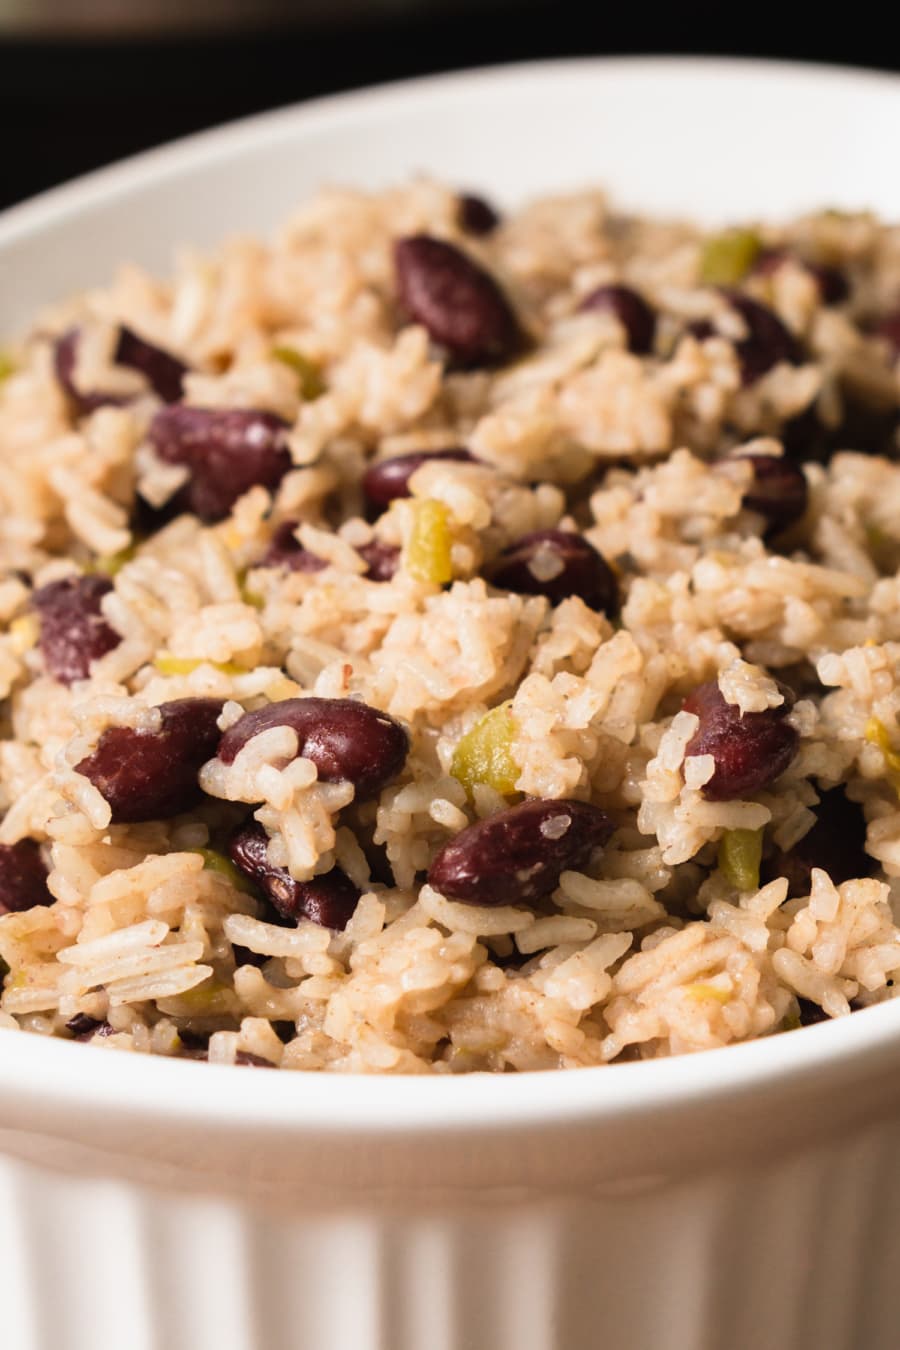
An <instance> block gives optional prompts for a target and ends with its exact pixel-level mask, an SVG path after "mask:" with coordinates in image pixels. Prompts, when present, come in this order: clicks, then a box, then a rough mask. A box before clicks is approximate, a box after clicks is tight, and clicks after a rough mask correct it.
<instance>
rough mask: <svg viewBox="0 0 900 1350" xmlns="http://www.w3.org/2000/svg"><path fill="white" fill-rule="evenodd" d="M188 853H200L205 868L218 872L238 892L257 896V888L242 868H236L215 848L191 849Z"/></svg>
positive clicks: (208, 870)
mask: <svg viewBox="0 0 900 1350" xmlns="http://www.w3.org/2000/svg"><path fill="white" fill-rule="evenodd" d="M187 851H188V853H199V855H200V857H201V858H202V859H203V867H204V870H205V871H207V872H218V874H219V875H220V876H223V877H224V878H225V879H226V881H230V882H231V884H232V886H233V887H234V889H235V890H236V891H243V892H244V893H245V894H246V895H255V894H256V890H255V887H254V886H253V885H252V884H251V883H250V882H249V881H248V880H247V878H246V877H245V876H244V874H243V872H242V871H241V870H240V868H238V867H235V865H234V863H233V862H232V861H231V859H230V858H227V857H226V856H225V854H224V853H220V852H219V851H218V849H215V848H189V849H188V850H187Z"/></svg>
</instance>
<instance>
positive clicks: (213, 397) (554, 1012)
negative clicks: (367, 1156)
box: [0, 181, 900, 1073]
mask: <svg viewBox="0 0 900 1350" xmlns="http://www.w3.org/2000/svg"><path fill="white" fill-rule="evenodd" d="M0 364H2V385H0V698H2V700H3V704H2V707H3V711H2V726H0V736H2V741H0V817H2V819H0V983H2V997H0V1029H3V1032H4V1034H5V1033H8V1032H12V1031H14V1030H16V1029H22V1030H25V1031H31V1032H36V1033H38V1034H41V1035H55V1036H62V1037H67V1038H71V1039H76V1040H81V1041H87V1040H90V1041H93V1042H95V1043H97V1044H102V1045H104V1046H109V1047H118V1048H123V1049H133V1050H139V1051H149V1052H152V1053H155V1054H163V1055H170V1056H185V1057H191V1058H195V1059H209V1060H210V1061H212V1062H218V1063H238V1064H250V1065H258V1066H264V1065H267V1066H281V1067H283V1068H290V1069H328V1070H341V1071H361V1072H394V1073H397V1072H404V1073H421V1072H428V1071H434V1072H441V1073H455V1072H466V1071H471V1070H492V1071H498V1072H499V1071H510V1070H526V1069H547V1068H558V1067H562V1068H572V1067H576V1066H580V1065H596V1064H606V1063H610V1062H614V1061H618V1060H623V1059H624V1060H627V1059H634V1058H652V1057H655V1056H660V1055H668V1054H673V1053H681V1052H684V1051H692V1050H700V1049H703V1048H706V1047H713V1046H720V1045H723V1044H727V1043H730V1042H734V1041H741V1040H747V1039H749V1038H751V1037H756V1036H764V1035H769V1034H772V1033H775V1032H780V1031H784V1030H788V1029H793V1028H797V1027H799V1026H801V1025H805V1024H806V1023H808V1022H811V1021H817V1020H819V1019H821V1018H823V1017H840V1016H843V1015H844V1014H846V1013H848V1012H850V1011H851V1010H852V1009H856V1008H859V1007H862V1006H865V1005H868V1004H871V1003H875V1002H879V1001H881V1000H884V999H887V998H890V997H891V996H892V995H893V993H894V991H895V987H896V986H895V981H896V980H897V979H898V978H900V926H898V921H897V920H898V919H900V909H898V905H900V802H898V793H900V727H898V713H900V444H898V437H897V426H898V407H900V228H889V227H887V226H885V225H883V224H880V223H879V222H878V221H877V220H875V219H874V218H873V217H871V216H869V215H865V214H858V215H850V214H843V213H838V212H834V211H824V212H822V213H820V214H817V215H812V216H809V217H806V218H804V219H801V220H798V221H796V222H795V223H793V224H791V225H789V226H750V227H746V228H745V227H742V228H733V229H729V230H725V231H722V232H720V233H713V234H709V233H704V232H701V231H699V230H697V229H695V228H692V227H690V226H687V225H683V224H678V223H661V222H655V221H646V220H642V219H637V218H630V217H626V216H624V215H622V214H621V213H619V212H617V211H615V210H614V209H612V208H610V206H609V205H608V204H607V202H606V201H605V199H604V197H603V196H602V195H600V194H599V193H596V192H585V193H581V194H578V195H573V196H569V197H560V198H555V199H548V200H543V201H538V202H536V203H534V204H533V205H530V206H528V207H526V208H525V209H523V210H521V211H519V212H517V213H515V214H510V215H509V216H507V217H505V218H500V217H499V216H498V214H497V213H496V211H495V210H494V209H493V208H492V207H491V206H490V205H489V204H488V203H487V202H485V201H483V200H481V199H479V198H475V197H459V196H458V195H457V194H456V193H454V192H453V191H450V190H448V189H446V188H444V187H441V186H439V185H437V184H435V183H432V182H429V181H420V182H416V183H414V184H413V185H412V186H409V187H406V188H404V189H402V190H396V191H391V192H387V193H384V194H381V195H372V196H367V195H364V194H361V193H353V192H347V191H329V192H326V193H324V194H322V195H321V196H320V197H319V198H318V199H317V200H316V201H314V202H313V203H312V205H310V206H308V207H306V208H305V209H304V210H302V211H301V212H300V213H299V214H297V215H296V216H295V217H294V218H293V219H292V220H291V221H289V222H288V224H287V225H286V226H285V227H284V228H283V229H282V231H281V233H280V234H279V235H278V236H277V237H276V239H275V240H274V242H271V243H266V242H263V241H260V240H256V239H247V238H241V239H235V240H232V241H231V242H229V243H226V244H225V245H224V246H223V247H222V248H221V249H220V250H219V252H217V253H215V254H214V255H212V256H196V255H193V254H190V253H184V254H183V255H182V256H181V257H180V259H179V260H178V263H177V268H176V271H175V274H174V277H173V279H172V280H171V281H169V282H167V283H161V282H159V281H157V280H156V279H154V278H152V277H150V276H148V275H146V274H145V273H143V272H142V271H140V270H139V269H137V268H136V267H124V268H122V269H121V270H120V271H119V273H118V275H117V277H116V280H115V281H114V283H113V284H112V285H111V286H110V287H108V288H107V289H104V290H97V291H92V292H90V293H88V294H85V295H82V296H80V297H78V298H76V299H74V300H72V301H70V302H68V303H66V304H62V305H59V306H57V307H55V308H53V309H52V310H50V311H48V312H46V313H43V314H41V315H40V316H39V317H38V319H37V320H36V322H35V325H34V328H33V330H32V331H31V333H30V334H28V335H27V336H26V337H25V338H24V339H23V340H22V341H21V342H19V343H16V344H13V345H12V346H10V347H9V348H7V349H4V351H3V353H2V362H0ZM0 1046H2V1040H0ZM0 1053H2V1050H0Z"/></svg>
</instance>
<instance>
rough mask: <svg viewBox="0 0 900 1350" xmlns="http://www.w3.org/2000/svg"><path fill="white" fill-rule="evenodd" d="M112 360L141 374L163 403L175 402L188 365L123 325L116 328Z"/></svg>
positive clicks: (180, 392)
mask: <svg viewBox="0 0 900 1350" xmlns="http://www.w3.org/2000/svg"><path fill="white" fill-rule="evenodd" d="M113 360H114V361H115V362H116V364H117V365H120V366H128V368H129V369H130V370H136V371H138V372H139V374H141V375H143V376H144V378H145V379H146V381H147V383H148V384H149V385H150V388H151V389H152V390H153V392H154V394H156V395H157V397H158V398H161V399H162V401H163V403H177V401H178V400H179V399H180V398H181V395H182V393H183V390H184V377H185V375H186V374H187V373H188V368H187V366H186V365H185V364H184V362H183V361H179V359H178V357H177V356H173V355H172V353H171V352H167V351H163V349H162V347H155V346H154V345H153V343H152V342H147V340H146V339H145V338H142V337H139V336H138V334H137V333H133V332H132V330H131V329H130V328H125V327H124V325H123V327H122V328H120V329H119V340H118V342H117V344H116V350H115V353H114V355H113Z"/></svg>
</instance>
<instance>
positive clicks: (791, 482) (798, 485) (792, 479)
mask: <svg viewBox="0 0 900 1350" xmlns="http://www.w3.org/2000/svg"><path fill="white" fill-rule="evenodd" d="M738 458H741V459H747V460H749V461H750V463H751V464H752V465H753V482H752V483H751V485H750V487H749V488H748V490H747V491H746V492H745V493H744V498H743V505H744V506H745V507H746V508H747V510H748V511H757V512H758V513H759V515H761V516H762V517H763V518H764V519H765V520H766V522H767V524H768V525H769V527H770V529H771V530H772V531H774V532H777V531H779V530H783V529H785V528H786V527H787V526H788V525H791V524H793V522H794V521H795V520H800V518H801V517H802V516H804V515H805V514H806V508H807V506H808V505H809V487H808V485H807V482H806V475H805V474H804V472H803V470H802V469H801V468H800V467H799V465H797V464H794V463H793V462H792V461H791V460H790V459H788V458H787V457H786V456H782V457H780V458H779V457H778V456H776V455H741V456H738Z"/></svg>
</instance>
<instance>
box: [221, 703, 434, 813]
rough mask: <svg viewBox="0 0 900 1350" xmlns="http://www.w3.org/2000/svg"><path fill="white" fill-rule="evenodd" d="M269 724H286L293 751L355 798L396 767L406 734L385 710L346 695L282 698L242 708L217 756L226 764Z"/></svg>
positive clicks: (380, 782) (369, 792) (365, 794)
mask: <svg viewBox="0 0 900 1350" xmlns="http://www.w3.org/2000/svg"><path fill="white" fill-rule="evenodd" d="M270 727H292V728H293V729H294V731H295V732H296V733H297V755H298V756H301V755H302V756H303V757H304V758H305V759H311V760H312V762H313V763H314V764H315V766H316V768H317V770H318V773H319V778H320V779H321V780H322V781H323V782H326V783H333V782H344V781H347V782H350V783H352V784H353V785H354V787H355V788H356V800H357V801H360V800H362V799H363V798H364V797H372V796H374V795H375V794H376V793H378V792H380V791H381V789H382V788H383V787H384V785H385V783H388V782H390V780H391V779H392V778H393V777H394V776H395V775H396V774H398V773H399V772H400V770H401V768H402V767H403V764H404V762H405V760H406V756H407V754H408V753H409V737H408V735H407V734H406V732H405V731H404V729H403V727H401V725H400V723H399V722H395V721H394V719H393V717H388V715H387V713H383V712H379V711H378V709H377V708H370V707H369V705H368V704H367V703H359V702H357V701H356V700H355V699H349V698H287V699H284V700H282V701H281V702H280V703H269V704H267V705H266V707H264V708H257V709H256V710H255V711H254V712H248V713H245V714H244V716H243V717H241V718H240V719H239V720H238V721H237V722H235V724H234V725H233V726H231V727H229V728H228V730H227V731H226V732H225V734H224V736H223V737H222V740H221V742H220V744H219V759H220V760H221V761H222V763H223V764H232V763H233V762H234V758H235V756H236V755H237V753H238V751H239V750H242V749H243V747H244V746H245V745H246V744H247V742H248V741H249V740H250V738H251V737H252V736H256V735H258V733H259V732H261V731H268V729H269V728H270Z"/></svg>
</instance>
